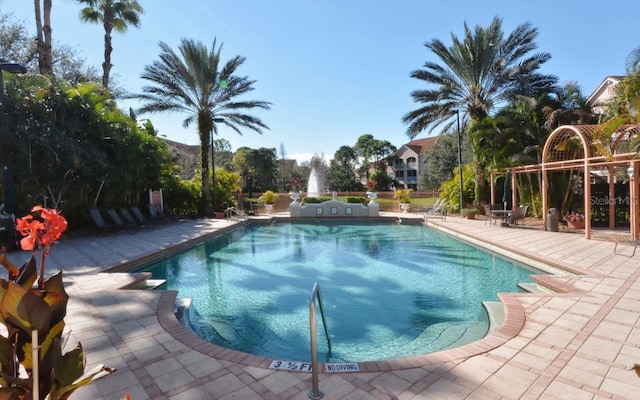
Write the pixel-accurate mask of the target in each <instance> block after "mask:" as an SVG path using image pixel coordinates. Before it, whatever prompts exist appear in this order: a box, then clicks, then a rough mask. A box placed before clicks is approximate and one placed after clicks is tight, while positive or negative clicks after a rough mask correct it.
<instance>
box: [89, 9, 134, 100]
mask: <svg viewBox="0 0 640 400" xmlns="http://www.w3.org/2000/svg"><path fill="white" fill-rule="evenodd" d="M78 2H79V3H81V4H86V5H87V7H85V8H83V9H82V11H80V19H81V20H82V21H84V22H91V23H94V24H99V23H101V22H102V26H103V27H104V62H103V63H102V85H103V86H104V87H106V88H108V87H109V73H110V72H111V67H112V65H111V52H112V51H113V47H112V46H111V32H112V31H113V30H114V29H115V31H116V32H121V33H122V32H126V31H127V28H128V27H129V25H133V26H135V27H138V26H139V25H140V14H142V13H143V12H144V9H143V8H142V6H141V5H140V3H138V2H137V1H136V0H78Z"/></svg>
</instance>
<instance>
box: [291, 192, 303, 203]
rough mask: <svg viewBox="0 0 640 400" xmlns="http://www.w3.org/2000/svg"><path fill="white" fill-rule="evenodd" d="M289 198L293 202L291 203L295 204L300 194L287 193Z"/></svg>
mask: <svg viewBox="0 0 640 400" xmlns="http://www.w3.org/2000/svg"><path fill="white" fill-rule="evenodd" d="M289 197H291V200H293V203H297V202H298V199H299V198H300V192H292V193H289ZM293 203H291V204H293Z"/></svg>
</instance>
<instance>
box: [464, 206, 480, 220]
mask: <svg viewBox="0 0 640 400" xmlns="http://www.w3.org/2000/svg"><path fill="white" fill-rule="evenodd" d="M477 214H478V209H477V208H463V209H462V216H463V217H465V218H469V219H473V218H475V217H476V215H477Z"/></svg>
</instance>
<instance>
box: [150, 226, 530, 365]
mask: <svg viewBox="0 0 640 400" xmlns="http://www.w3.org/2000/svg"><path fill="white" fill-rule="evenodd" d="M145 270H146V271H151V272H153V278H154V279H166V281H167V283H166V284H165V285H163V287H162V289H170V290H178V291H179V297H189V298H192V300H193V304H192V307H193V310H192V311H193V313H192V317H191V318H192V319H191V324H192V328H193V330H194V331H195V332H196V333H198V334H199V335H200V336H202V337H203V338H205V339H206V340H208V341H210V342H212V343H215V344H218V345H220V346H224V347H227V348H231V349H234V350H240V351H244V352H248V353H252V354H255V355H260V356H265V357H270V358H276V359H286V360H297V361H309V359H310V352H309V296H310V293H311V289H312V287H313V283H314V282H318V283H319V284H320V286H321V288H322V295H323V299H324V306H325V311H326V314H327V320H328V325H329V332H330V334H331V336H332V339H331V340H332V344H333V349H332V353H331V356H330V357H329V355H328V354H327V349H326V341H325V340H324V339H323V335H324V333H323V331H322V327H321V326H320V325H319V326H318V346H319V347H318V350H319V352H320V355H319V359H320V360H323V361H330V362H342V361H348V362H357V361H373V360H380V359H390V358H399V357H407V356H413V355H419V354H426V353H430V352H435V351H438V350H442V349H447V348H451V347H457V346H461V345H463V344H467V343H470V342H472V341H475V340H478V339H479V338H481V337H483V336H484V335H485V334H486V332H487V328H488V323H487V316H486V312H485V311H484V309H483V307H482V304H481V303H482V301H487V300H489V301H491V300H497V296H496V293H497V292H509V291H511V292H515V291H517V290H518V289H517V284H518V283H519V282H530V281H531V280H530V279H529V276H530V275H531V274H532V273H534V272H533V271H532V270H529V269H526V268H522V267H520V266H517V265H514V264H512V263H510V262H507V261H505V260H503V259H500V258H498V257H496V256H494V255H492V254H488V253H485V252H483V251H480V250H478V249H476V248H474V247H471V246H469V245H466V244H464V243H462V242H459V241H457V240H455V239H452V238H450V237H448V236H446V235H442V234H440V233H438V232H436V231H434V230H432V229H430V228H427V227H424V226H411V225H399V224H395V223H393V224H389V223H386V224H385V223H383V224H370V223H353V222H350V223H338V222H320V223H317V222H313V223H292V224H289V223H277V224H274V225H268V226H252V225H247V226H244V227H241V228H239V229H237V230H235V231H233V232H231V233H229V234H226V235H224V236H221V237H219V238H216V239H214V240H212V241H210V242H207V243H205V244H203V245H201V246H198V247H196V248H193V249H191V250H189V251H186V252H184V253H181V254H179V255H176V256H174V257H172V258H169V259H167V260H165V261H163V262H160V263H158V264H155V265H153V266H150V267H148V268H146V269H145ZM319 321H320V320H319Z"/></svg>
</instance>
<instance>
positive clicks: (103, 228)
mask: <svg viewBox="0 0 640 400" xmlns="http://www.w3.org/2000/svg"><path fill="white" fill-rule="evenodd" d="M89 215H91V219H92V220H93V223H94V224H95V226H96V229H98V231H100V232H103V233H107V232H108V231H111V230H113V229H114V228H115V227H114V226H113V225H111V224H108V223H106V222H105V220H104V218H102V214H101V213H100V210H98V209H97V208H92V209H90V210H89Z"/></svg>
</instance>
